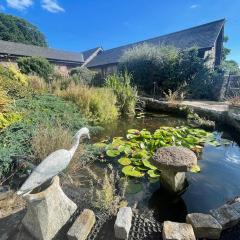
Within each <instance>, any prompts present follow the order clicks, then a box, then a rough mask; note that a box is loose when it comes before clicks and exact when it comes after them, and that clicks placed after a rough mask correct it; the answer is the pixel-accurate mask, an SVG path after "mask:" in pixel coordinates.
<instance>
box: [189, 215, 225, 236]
mask: <svg viewBox="0 0 240 240" xmlns="http://www.w3.org/2000/svg"><path fill="white" fill-rule="evenodd" d="M186 222H187V223H189V224H191V225H192V227H193V230H194V233H195V236H196V237H197V238H209V239H219V238H220V235H221V232H222V226H221V225H220V224H219V223H218V221H217V220H216V219H215V218H214V217H213V216H211V215H209V214H203V213H191V214H188V215H187V218H186Z"/></svg>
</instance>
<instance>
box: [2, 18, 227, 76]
mask: <svg viewBox="0 0 240 240" xmlns="http://www.w3.org/2000/svg"><path fill="white" fill-rule="evenodd" d="M224 23H225V19H222V20H218V21H215V22H210V23H207V24H204V25H200V26H196V27H192V28H189V29H185V30H182V31H178V32H174V33H170V34H167V35H163V36H160V37H156V38H152V39H148V40H143V41H140V42H136V43H132V44H128V45H125V46H121V47H117V48H113V49H108V50H104V49H102V48H101V47H97V48H93V49H90V50H87V51H84V52H81V53H80V52H69V51H62V50H57V49H51V48H44V47H37V46H32V45H26V44H21V43H13V42H7V41H1V40H0V58H1V62H2V63H7V62H9V60H10V61H11V62H15V61H16V59H17V58H18V57H23V56H34V57H36V56H40V57H44V58H47V59H48V60H49V61H50V62H51V63H53V64H54V65H55V68H56V70H57V71H58V72H59V73H61V74H67V73H68V72H69V70H70V69H72V68H75V67H80V66H86V67H88V68H89V69H92V70H94V71H98V72H99V73H101V74H102V75H103V76H105V75H106V74H108V73H113V72H116V71H117V65H118V63H119V61H120V58H121V56H122V55H123V53H124V51H125V50H127V49H130V48H132V47H135V46H136V45H139V44H143V43H147V44H152V45H173V46H175V47H177V48H180V49H187V48H190V47H193V46H195V47H197V48H198V50H199V57H201V58H203V59H205V60H206V62H207V64H208V66H209V67H215V66H218V65H219V64H220V63H221V58H222V48H223V40H224Z"/></svg>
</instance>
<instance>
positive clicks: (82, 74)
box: [70, 67, 96, 85]
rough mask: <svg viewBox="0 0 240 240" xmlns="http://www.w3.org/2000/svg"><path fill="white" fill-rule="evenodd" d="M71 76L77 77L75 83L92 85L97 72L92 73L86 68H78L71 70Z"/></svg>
mask: <svg viewBox="0 0 240 240" xmlns="http://www.w3.org/2000/svg"><path fill="white" fill-rule="evenodd" d="M70 75H71V76H73V77H75V79H76V80H75V83H77V82H78V83H82V84H88V85H91V84H92V81H93V79H94V77H95V76H96V72H94V71H91V70H89V69H88V68H86V67H77V68H73V69H71V71H70Z"/></svg>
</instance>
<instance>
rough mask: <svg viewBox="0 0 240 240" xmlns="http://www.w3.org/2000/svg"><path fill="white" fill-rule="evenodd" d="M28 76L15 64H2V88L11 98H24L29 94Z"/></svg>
mask: <svg viewBox="0 0 240 240" xmlns="http://www.w3.org/2000/svg"><path fill="white" fill-rule="evenodd" d="M27 84H28V77H27V76H26V75H24V74H22V73H21V72H20V71H19V70H18V69H17V68H16V67H15V66H14V65H12V64H10V65H9V66H8V67H4V66H2V65H0V89H1V90H3V91H5V93H6V95H7V96H8V97H10V98H15V99H17V98H22V97H25V96H27V95H28V94H29V92H28V89H27Z"/></svg>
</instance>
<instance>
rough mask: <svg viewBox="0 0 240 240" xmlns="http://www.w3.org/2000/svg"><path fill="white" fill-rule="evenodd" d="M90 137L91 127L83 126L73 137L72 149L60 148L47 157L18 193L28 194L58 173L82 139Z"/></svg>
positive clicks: (65, 165) (69, 159)
mask: <svg viewBox="0 0 240 240" xmlns="http://www.w3.org/2000/svg"><path fill="white" fill-rule="evenodd" d="M83 137H87V138H90V135H89V129H88V128H86V127H85V128H81V129H80V130H79V131H78V132H77V133H76V134H75V136H74V138H73V145H72V147H71V149H70V150H66V149H60V150H57V151H55V152H53V153H51V154H50V155H49V156H48V157H46V158H45V159H44V160H43V161H42V162H41V163H40V164H39V165H38V166H37V167H36V168H35V169H34V170H33V172H32V173H31V174H30V176H29V177H28V178H27V180H26V181H25V182H24V184H23V185H22V187H21V188H20V189H19V191H17V194H18V195H26V194H28V193H30V192H31V191H32V190H33V189H35V188H37V187H39V186H41V185H42V184H43V183H45V182H46V181H48V180H50V179H52V178H53V177H54V176H56V175H58V174H59V173H60V172H62V171H63V170H64V169H66V168H67V166H68V165H69V163H70V161H71V159H72V157H73V155H74V153H75V152H76V150H77V148H78V145H79V142H80V139H81V138H83Z"/></svg>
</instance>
